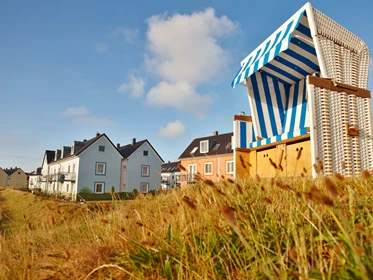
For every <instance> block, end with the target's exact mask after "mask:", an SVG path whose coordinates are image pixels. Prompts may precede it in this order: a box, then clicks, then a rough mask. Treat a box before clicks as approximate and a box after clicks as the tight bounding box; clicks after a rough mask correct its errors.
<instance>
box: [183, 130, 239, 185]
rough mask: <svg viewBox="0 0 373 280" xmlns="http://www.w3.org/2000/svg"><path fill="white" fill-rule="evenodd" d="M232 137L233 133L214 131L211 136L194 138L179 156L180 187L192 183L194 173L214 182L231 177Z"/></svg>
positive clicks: (232, 163)
mask: <svg viewBox="0 0 373 280" xmlns="http://www.w3.org/2000/svg"><path fill="white" fill-rule="evenodd" d="M232 137H233V133H225V134H220V135H219V134H218V132H217V131H214V133H213V135H212V136H206V137H202V138H197V139H194V140H193V141H192V142H191V143H190V144H189V146H188V147H187V148H186V149H185V151H184V152H183V153H182V154H181V156H180V157H179V160H180V164H181V166H182V170H181V175H180V180H179V181H180V183H181V187H185V186H187V185H188V184H190V183H194V182H195V181H196V176H195V175H196V174H198V175H199V176H201V177H202V179H210V180H212V181H214V182H217V181H219V180H220V179H221V178H222V177H224V178H231V179H233V174H234V162H233V150H232ZM183 169H185V170H183Z"/></svg>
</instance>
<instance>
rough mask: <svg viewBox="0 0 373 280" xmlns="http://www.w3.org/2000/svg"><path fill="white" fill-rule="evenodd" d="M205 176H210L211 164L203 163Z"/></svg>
mask: <svg viewBox="0 0 373 280" xmlns="http://www.w3.org/2000/svg"><path fill="white" fill-rule="evenodd" d="M205 174H212V162H208V163H205Z"/></svg>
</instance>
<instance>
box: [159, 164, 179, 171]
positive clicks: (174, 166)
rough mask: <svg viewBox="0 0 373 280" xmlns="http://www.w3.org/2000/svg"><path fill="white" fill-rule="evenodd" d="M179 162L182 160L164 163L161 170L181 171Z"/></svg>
mask: <svg viewBox="0 0 373 280" xmlns="http://www.w3.org/2000/svg"><path fill="white" fill-rule="evenodd" d="M179 163H180V161H174V162H167V163H162V168H161V172H162V173H171V172H180V168H179Z"/></svg>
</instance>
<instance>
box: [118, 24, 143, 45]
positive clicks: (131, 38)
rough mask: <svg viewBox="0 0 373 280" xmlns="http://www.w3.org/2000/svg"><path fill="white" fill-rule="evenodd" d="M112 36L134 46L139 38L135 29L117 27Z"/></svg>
mask: <svg viewBox="0 0 373 280" xmlns="http://www.w3.org/2000/svg"><path fill="white" fill-rule="evenodd" d="M112 35H113V36H116V37H121V38H123V39H124V40H125V41H126V42H127V43H130V44H134V43H136V41H137V40H138V38H139V30H138V29H137V28H129V27H118V28H117V29H115V30H114V31H113V32H112Z"/></svg>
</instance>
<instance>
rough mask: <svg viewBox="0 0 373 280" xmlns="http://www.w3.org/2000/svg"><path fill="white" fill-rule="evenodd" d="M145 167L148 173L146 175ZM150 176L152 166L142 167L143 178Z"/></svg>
mask: <svg viewBox="0 0 373 280" xmlns="http://www.w3.org/2000/svg"><path fill="white" fill-rule="evenodd" d="M144 167H145V168H146V170H147V172H145V173H144ZM149 176H150V166H149V165H141V177H149Z"/></svg>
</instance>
